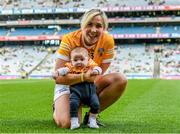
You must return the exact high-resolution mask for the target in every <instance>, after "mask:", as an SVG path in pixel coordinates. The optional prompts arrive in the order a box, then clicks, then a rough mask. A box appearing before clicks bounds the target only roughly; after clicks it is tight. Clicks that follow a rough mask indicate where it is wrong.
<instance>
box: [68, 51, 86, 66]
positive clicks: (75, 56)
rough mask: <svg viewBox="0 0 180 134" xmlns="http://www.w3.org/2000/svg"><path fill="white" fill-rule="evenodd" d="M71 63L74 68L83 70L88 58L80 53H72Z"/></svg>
mask: <svg viewBox="0 0 180 134" xmlns="http://www.w3.org/2000/svg"><path fill="white" fill-rule="evenodd" d="M71 63H72V65H73V66H74V67H76V68H84V67H86V66H87V64H88V57H87V56H84V55H83V54H82V53H72V55H71Z"/></svg>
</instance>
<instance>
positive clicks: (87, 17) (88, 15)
mask: <svg viewBox="0 0 180 134" xmlns="http://www.w3.org/2000/svg"><path fill="white" fill-rule="evenodd" d="M97 15H100V16H101V17H102V19H103V27H104V30H107V28H108V19H107V16H106V14H105V12H104V11H102V10H101V9H90V10H88V11H86V12H85V13H84V15H83V17H82V20H81V28H82V29H83V28H85V27H86V26H87V24H88V23H89V21H90V20H92V18H93V17H95V16H97Z"/></svg>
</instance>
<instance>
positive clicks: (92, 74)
mask: <svg viewBox="0 0 180 134" xmlns="http://www.w3.org/2000/svg"><path fill="white" fill-rule="evenodd" d="M98 74H99V72H98V70H96V69H93V70H92V71H91V73H90V75H91V76H94V75H98Z"/></svg>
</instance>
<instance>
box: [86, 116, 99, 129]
mask: <svg viewBox="0 0 180 134" xmlns="http://www.w3.org/2000/svg"><path fill="white" fill-rule="evenodd" d="M88 126H89V127H90V128H99V126H98V125H97V122H96V117H89V124H88Z"/></svg>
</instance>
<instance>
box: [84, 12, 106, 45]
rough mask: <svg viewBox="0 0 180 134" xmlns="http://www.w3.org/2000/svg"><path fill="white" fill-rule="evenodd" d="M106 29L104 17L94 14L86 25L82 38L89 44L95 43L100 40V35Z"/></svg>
mask: <svg viewBox="0 0 180 134" xmlns="http://www.w3.org/2000/svg"><path fill="white" fill-rule="evenodd" d="M103 31H104V27H103V19H102V17H101V16H100V15H97V16H94V17H93V18H92V20H90V21H89V22H88V23H87V25H86V27H85V28H83V29H82V39H83V41H84V43H85V44H86V45H88V46H91V45H94V44H95V43H97V42H98V40H99V37H100V36H101V34H102V33H103Z"/></svg>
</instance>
